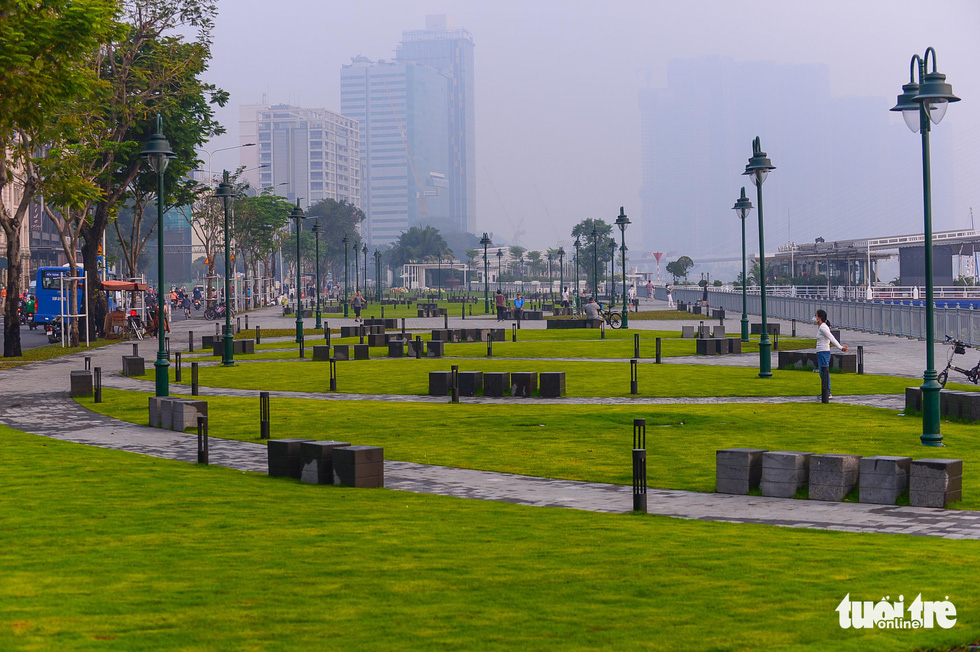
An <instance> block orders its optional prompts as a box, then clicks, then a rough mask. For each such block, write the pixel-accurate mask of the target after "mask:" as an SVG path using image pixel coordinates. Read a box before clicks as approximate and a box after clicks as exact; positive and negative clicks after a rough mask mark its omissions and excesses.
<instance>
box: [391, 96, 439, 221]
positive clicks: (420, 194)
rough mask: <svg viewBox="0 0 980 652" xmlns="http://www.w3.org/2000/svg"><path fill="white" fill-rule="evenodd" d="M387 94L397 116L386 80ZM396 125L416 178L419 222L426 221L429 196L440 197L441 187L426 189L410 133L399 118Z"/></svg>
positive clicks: (434, 174) (437, 175)
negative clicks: (410, 144)
mask: <svg viewBox="0 0 980 652" xmlns="http://www.w3.org/2000/svg"><path fill="white" fill-rule="evenodd" d="M385 94H386V95H387V96H388V104H389V105H390V106H391V113H392V115H393V116H397V115H398V109H396V108H395V101H394V99H392V97H391V89H389V88H388V82H385ZM395 125H396V126H397V127H398V133H399V134H401V137H402V144H404V145H405V158H406V159H408V169H409V170H411V172H412V178H413V179H415V187H416V188H417V190H416V191H415V198H416V200H418V203H419V223H424V222H426V220H427V219H428V217H429V202H428V198H429V197H438V196H439V187H438V186H436V185H435V184H428V185H431V186H432V190H426V188H425V184H423V183H422V179H421V177H419V173H418V172H417V171H416V170H415V161H414V160H413V159H412V151H411V148H410V147H409V146H408V133H407V131H406V130H405V125H404V124H402V122H401V121H400V120H397V119H396V121H395ZM429 176H430V178H431V177H433V176H435V177H441V178H442V179H443V180H445V178H446V176H445V175H444V174H439V173H436V172H432V173H430V174H429Z"/></svg>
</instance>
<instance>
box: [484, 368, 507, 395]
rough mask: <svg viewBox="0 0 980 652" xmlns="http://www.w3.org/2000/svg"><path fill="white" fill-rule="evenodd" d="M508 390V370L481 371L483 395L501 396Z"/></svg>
mask: <svg viewBox="0 0 980 652" xmlns="http://www.w3.org/2000/svg"><path fill="white" fill-rule="evenodd" d="M509 392H510V372H507V371H486V372H484V373H483V395H484V396H493V397H498V398H499V397H502V396H505V395H506V394H508V393H509Z"/></svg>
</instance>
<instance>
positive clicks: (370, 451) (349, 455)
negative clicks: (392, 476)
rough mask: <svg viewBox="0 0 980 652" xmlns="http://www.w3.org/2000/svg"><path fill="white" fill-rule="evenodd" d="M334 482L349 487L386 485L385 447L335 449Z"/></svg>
mask: <svg viewBox="0 0 980 652" xmlns="http://www.w3.org/2000/svg"><path fill="white" fill-rule="evenodd" d="M333 483H334V484H339V485H344V486H347V487H384V486H385V460H384V449H383V448H381V447H379V446H346V447H340V448H335V449H333Z"/></svg>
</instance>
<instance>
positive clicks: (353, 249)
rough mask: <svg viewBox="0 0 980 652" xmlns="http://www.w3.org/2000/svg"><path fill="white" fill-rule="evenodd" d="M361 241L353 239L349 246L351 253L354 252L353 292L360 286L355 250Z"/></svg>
mask: <svg viewBox="0 0 980 652" xmlns="http://www.w3.org/2000/svg"><path fill="white" fill-rule="evenodd" d="M360 245H361V243H360V242H359V241H358V240H357V239H355V240H354V245H353V246H352V247H351V253H352V254H354V294H357V291H358V290H359V289H360V287H361V279H360V270H359V269H358V267H357V250H358V249H359V248H360Z"/></svg>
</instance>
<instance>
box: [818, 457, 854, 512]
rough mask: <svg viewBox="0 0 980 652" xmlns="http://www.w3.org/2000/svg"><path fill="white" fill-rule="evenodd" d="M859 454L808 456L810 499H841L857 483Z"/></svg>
mask: <svg viewBox="0 0 980 652" xmlns="http://www.w3.org/2000/svg"><path fill="white" fill-rule="evenodd" d="M860 466H861V456H860V455H814V456H813V457H811V458H810V500H828V501H841V500H844V496H846V495H847V494H848V493H850V492H851V491H852V490H853V489H854V488H855V487H857V485H858V477H859V471H860Z"/></svg>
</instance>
